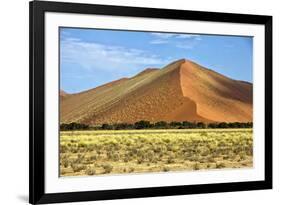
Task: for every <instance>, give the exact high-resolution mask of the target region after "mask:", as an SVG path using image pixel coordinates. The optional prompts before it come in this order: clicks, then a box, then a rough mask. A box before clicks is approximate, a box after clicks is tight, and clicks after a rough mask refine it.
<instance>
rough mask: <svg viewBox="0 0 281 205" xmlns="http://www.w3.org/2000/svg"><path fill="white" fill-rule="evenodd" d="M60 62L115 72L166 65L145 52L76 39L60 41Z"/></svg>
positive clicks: (156, 57)
mask: <svg viewBox="0 0 281 205" xmlns="http://www.w3.org/2000/svg"><path fill="white" fill-rule="evenodd" d="M61 59H62V62H66V63H72V64H77V65H80V66H82V67H83V68H85V69H88V70H95V69H99V70H104V71H114V70H115V71H116V69H123V70H126V69H139V67H144V66H147V65H151V66H159V65H164V64H166V63H168V60H167V59H162V58H160V57H159V56H157V55H155V54H150V53H148V52H147V51H143V50H139V49H132V48H126V47H123V46H112V45H105V44H100V43H95V42H85V41H82V40H81V39H78V38H66V39H64V40H62V41H61Z"/></svg>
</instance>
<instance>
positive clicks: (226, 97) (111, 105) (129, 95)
mask: <svg viewBox="0 0 281 205" xmlns="http://www.w3.org/2000/svg"><path fill="white" fill-rule="evenodd" d="M60 117H61V123H68V122H80V123H87V124H102V123H117V122H119V123H120V122H127V123H134V122H136V121H139V120H149V121H151V122H156V121H162V120H164V121H202V122H211V121H217V122H221V121H225V122H234V121H239V122H248V121H252V84H250V83H246V82H242V81H236V80H232V79H230V78H227V77H225V76H223V75H220V74H218V73H216V72H214V71H212V70H209V69H206V68H203V67H201V66H199V65H198V64H196V63H194V62H191V61H187V60H178V61H175V62H173V63H171V64H169V65H167V66H165V67H164V68H162V69H145V70H144V71H142V72H140V73H139V74H137V75H136V76H134V77H132V78H123V79H120V80H117V81H113V82H111V83H107V84H105V85H102V86H99V87H97V88H94V89H91V90H88V91H85V92H81V93H77V94H72V95H68V97H67V98H64V100H61V103H60Z"/></svg>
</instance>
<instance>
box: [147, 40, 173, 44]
mask: <svg viewBox="0 0 281 205" xmlns="http://www.w3.org/2000/svg"><path fill="white" fill-rule="evenodd" d="M166 43H169V41H167V40H162V39H156V40H153V41H150V44H166Z"/></svg>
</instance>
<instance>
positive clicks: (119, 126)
mask: <svg viewBox="0 0 281 205" xmlns="http://www.w3.org/2000/svg"><path fill="white" fill-rule="evenodd" d="M252 127H253V123H252V122H219V123H204V122H188V121H183V122H176V121H174V122H165V121H160V122H156V123H151V122H149V121H145V120H141V121H138V122H136V123H134V124H130V123H114V124H107V123H104V124H102V125H99V126H93V127H90V126H89V125H85V124H81V123H75V122H72V123H69V124H65V123H64V124H61V125H60V129H61V130H88V129H94V130H131V129H205V128H252Z"/></svg>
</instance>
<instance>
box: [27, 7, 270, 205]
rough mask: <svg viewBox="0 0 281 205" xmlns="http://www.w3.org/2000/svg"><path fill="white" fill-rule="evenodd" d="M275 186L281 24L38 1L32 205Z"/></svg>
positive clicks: (33, 28)
mask: <svg viewBox="0 0 281 205" xmlns="http://www.w3.org/2000/svg"><path fill="white" fill-rule="evenodd" d="M270 188H272V17H271V16H261V15H246V14H229V13H214V12H201V11H200V12H199V11H184V10H169V9H156V8H136V7H123V6H105V5H91V4H77V3H58V2H46V1H44V2H41V1H33V2H30V203H32V204H37V203H38V204H40V203H54V202H73V201H90V200H106V199H121V198H132V197H152V196H165V195H180V194H197V193H212V192H228V191H242V190H257V189H270Z"/></svg>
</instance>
